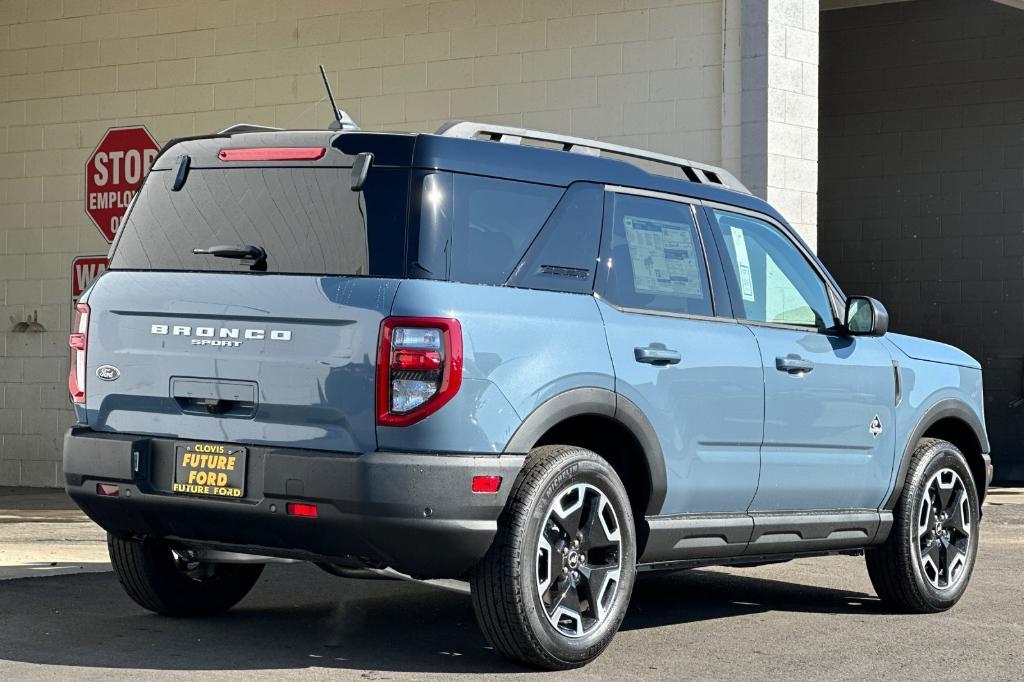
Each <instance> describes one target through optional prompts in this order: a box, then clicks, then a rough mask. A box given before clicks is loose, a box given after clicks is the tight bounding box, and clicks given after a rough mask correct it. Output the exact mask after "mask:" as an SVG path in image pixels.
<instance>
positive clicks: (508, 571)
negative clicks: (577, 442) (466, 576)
mask: <svg viewBox="0 0 1024 682" xmlns="http://www.w3.org/2000/svg"><path fill="white" fill-rule="evenodd" d="M635 577H636V534H635V531H634V526H633V515H632V512H631V511H630V505H629V498H628V497H627V495H626V490H625V488H624V487H623V485H622V481H620V480H619V477H618V475H616V473H615V471H614V470H613V469H612V468H611V466H610V465H609V464H608V463H607V462H606V461H605V460H604V459H602V458H601V457H599V456H598V455H596V454H595V453H593V452H591V451H589V450H585V449H583V448H577V447H569V446H545V447H540V448H537V449H535V450H534V451H532V452H531V453H530V454H529V456H528V457H527V458H526V464H525V465H524V467H523V469H522V471H521V472H520V473H519V476H518V477H517V478H516V481H515V483H514V484H513V487H512V491H511V493H510V495H509V499H508V502H507V503H506V504H505V509H504V511H503V512H502V514H501V517H500V518H499V519H498V534H497V536H496V537H495V540H494V543H493V544H492V546H491V549H490V550H489V552H488V553H487V556H486V557H485V558H484V559H483V561H482V562H481V563H480V564H479V565H478V566H477V567H476V568H475V569H474V571H473V574H472V578H471V593H472V598H473V609H474V611H475V612H476V617H477V621H478V622H479V624H480V628H481V629H482V630H483V632H484V635H485V636H486V637H487V639H488V641H489V642H490V643H491V644H492V645H493V646H494V648H495V650H497V652H498V653H500V654H501V655H503V656H505V657H507V658H510V659H512V660H513V661H516V662H519V663H523V664H526V665H530V666H535V667H539V668H545V669H548V670H566V669H569V668H578V667H580V666H582V665H585V664H587V663H589V662H590V661H592V660H593V659H595V658H596V657H597V656H598V655H599V654H600V653H601V652H602V651H604V649H605V648H606V647H607V646H608V644H609V643H611V640H612V638H613V637H614V636H615V633H616V632H617V631H618V629H619V625H620V624H621V623H622V619H623V617H624V616H625V614H626V608H627V606H628V604H629V597H630V594H631V593H632V591H633V582H634V579H635Z"/></svg>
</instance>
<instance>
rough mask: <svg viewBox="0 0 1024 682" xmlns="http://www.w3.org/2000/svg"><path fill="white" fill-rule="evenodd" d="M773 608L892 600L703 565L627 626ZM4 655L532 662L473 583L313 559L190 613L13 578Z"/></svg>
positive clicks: (295, 663)
mask: <svg viewBox="0 0 1024 682" xmlns="http://www.w3.org/2000/svg"><path fill="white" fill-rule="evenodd" d="M773 609H781V610H789V611H810V612H827V613H870V612H876V613H881V612H882V611H881V610H880V608H879V607H878V606H877V603H876V601H875V600H873V599H867V598H865V596H864V595H860V594H856V593H852V592H847V591H841V590H834V589H829V588H821V587H807V586H798V585H791V584H788V583H783V582H779V581H774V580H766V579H763V578H755V577H746V576H737V575H734V574H726V573H721V572H714V571H703V570H694V571H687V572H684V573H678V574H672V575H659V576H649V577H644V578H643V579H641V580H639V581H638V583H637V587H636V590H635V592H634V597H633V600H632V604H631V606H630V610H629V612H628V614H627V616H626V620H625V622H624V623H623V629H626V630H637V629H644V628H656V627H662V626H668V625H680V624H688V623H696V622H700V621H705V620H710V619H720V618H729V617H734V616H739V615H745V614H750V613H757V612H761V611H766V610H773ZM0 659H5V660H10V661H18V662H25V663H36V664H44V665H61V666H72V667H87V668H88V667H97V668H98V667H104V668H115V669H117V668H121V669H126V668H127V669H141V670H170V671H174V670H191V671H225V670H260V669H274V670H287V669H306V668H328V669H348V670H356V671H367V670H377V671H391V672H410V673H423V674H425V673H449V674H458V673H490V674H494V673H500V672H522V670H523V669H522V668H520V667H517V666H515V665H512V664H510V663H507V662H505V661H504V660H502V659H501V658H499V657H498V656H497V655H496V654H495V653H494V652H493V650H491V649H490V647H489V646H488V645H487V643H486V641H485V640H484V639H483V637H482V635H481V634H480V632H479V630H478V629H477V625H476V622H475V620H474V616H473V609H472V606H471V604H470V600H469V598H468V597H467V596H466V595H462V594H457V593H452V592H446V591H441V590H439V589H437V588H434V587H428V586H424V585H419V584H413V583H405V582H393V581H372V580H345V579H340V578H333V577H331V576H328V575H326V574H323V573H321V572H320V571H319V570H317V569H316V568H314V567H312V566H309V565H294V566H270V567H269V568H268V569H267V571H266V572H265V574H264V578H262V579H261V581H260V583H259V584H258V585H257V586H256V588H255V589H254V590H253V593H252V594H250V595H249V597H247V598H246V600H244V601H243V602H242V603H241V604H240V605H239V606H238V607H236V608H235V609H234V610H232V611H231V612H229V613H228V614H225V615H223V616H218V617H214V618H201V619H189V620H185V619H174V618H161V617H159V616H155V615H152V614H149V613H147V612H145V611H143V610H142V609H141V608H139V607H137V606H136V605H135V604H134V603H132V602H131V601H130V600H129V599H128V597H126V596H125V595H124V593H123V592H122V591H121V589H120V587H119V585H118V584H117V580H116V578H115V577H114V576H113V574H110V573H105V574H81V575H73V576H58V577H52V578H45V579H26V580H9V581H4V582H0Z"/></svg>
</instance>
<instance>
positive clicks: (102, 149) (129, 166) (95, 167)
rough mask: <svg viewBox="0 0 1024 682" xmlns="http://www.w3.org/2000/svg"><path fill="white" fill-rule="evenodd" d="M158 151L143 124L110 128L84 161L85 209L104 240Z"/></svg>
mask: <svg viewBox="0 0 1024 682" xmlns="http://www.w3.org/2000/svg"><path fill="white" fill-rule="evenodd" d="M159 151H160V145H158V144H157V143H156V140H154V139H153V136H152V135H150V134H149V131H148V130H146V128H145V126H131V127H127V128H111V129H109V130H108V131H107V132H106V134H105V135H104V136H103V139H102V140H100V143H99V144H98V145H96V149H94V150H93V152H92V154H91V155H90V156H89V160H88V161H86V162H85V212H86V213H88V214H89V217H90V218H92V221H93V222H94V223H96V227H98V228H99V230H100V233H101V234H102V235H103V237H104V238H105V239H106V240H107V241H108V242H112V241H114V235H115V234H116V233H117V228H118V226H119V225H120V224H121V218H123V217H124V212H125V209H127V208H128V204H129V203H131V200H132V197H134V196H135V192H136V191H137V190H138V189H139V185H141V184H142V179H143V178H144V177H146V173H148V172H149V167H150V166H152V165H153V159H155V158H156V155H157V153H158V152H159Z"/></svg>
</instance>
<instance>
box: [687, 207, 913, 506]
mask: <svg viewBox="0 0 1024 682" xmlns="http://www.w3.org/2000/svg"><path fill="white" fill-rule="evenodd" d="M707 210H708V214H709V219H710V222H711V223H712V225H713V227H712V230H713V231H714V232H715V237H716V238H717V239H718V241H719V243H720V244H721V245H722V250H723V251H724V253H723V259H724V260H725V261H726V262H727V266H726V270H727V272H728V273H729V276H730V277H731V279H732V281H733V285H732V287H731V289H732V290H733V292H734V300H733V308H734V310H735V311H736V316H737V317H738V318H742V321H743V322H744V324H746V325H747V326H748V327H749V328H750V330H751V331H752V332H753V334H754V336H755V337H756V338H757V343H758V346H759V348H760V353H761V361H762V363H763V365H764V391H765V424H764V444H763V446H762V450H761V481H760V484H759V486H758V488H757V495H756V496H755V497H754V501H753V503H752V504H751V506H750V509H751V511H754V512H766V511H807V510H819V509H821V510H826V509H827V510H836V509H874V508H877V506H878V505H879V504H880V503H881V500H882V497H883V495H884V494H885V491H886V489H887V487H888V483H889V476H890V473H891V471H892V464H893V455H894V442H895V441H894V436H895V429H894V428H893V427H894V426H895V424H894V420H893V413H894V409H895V380H894V374H893V366H892V357H891V356H890V355H889V352H888V351H887V350H886V348H885V346H884V345H883V344H882V342H881V340H880V339H877V338H870V337H851V336H846V335H843V334H841V333H840V332H839V330H838V323H837V320H836V316H835V310H834V306H833V304H832V301H831V298H830V295H829V292H828V287H827V285H826V283H825V281H824V279H823V277H822V275H821V273H820V272H819V271H818V269H817V268H816V267H815V266H814V265H812V263H811V261H810V260H809V259H808V258H807V256H806V255H805V254H804V253H803V251H802V249H801V248H800V246H799V245H798V244H797V243H796V242H795V241H794V240H793V239H792V238H791V237H790V236H789V235H788V233H787V231H786V230H784V229H783V228H782V227H781V226H780V225H776V224H773V223H772V222H770V221H769V219H767V218H764V217H759V216H757V215H753V214H746V213H741V212H738V211H736V210H735V209H731V210H730V209H724V208H713V207H708V209H707Z"/></svg>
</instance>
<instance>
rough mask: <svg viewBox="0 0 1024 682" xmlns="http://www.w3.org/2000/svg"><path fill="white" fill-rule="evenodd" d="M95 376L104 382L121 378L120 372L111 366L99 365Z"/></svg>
mask: <svg viewBox="0 0 1024 682" xmlns="http://www.w3.org/2000/svg"><path fill="white" fill-rule="evenodd" d="M96 376H98V377H99V378H100V379H103V380H104V381H117V379H118V377H120V376H121V370H119V369H118V368H117V367H114V366H113V365H100V366H99V367H97V368H96Z"/></svg>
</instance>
